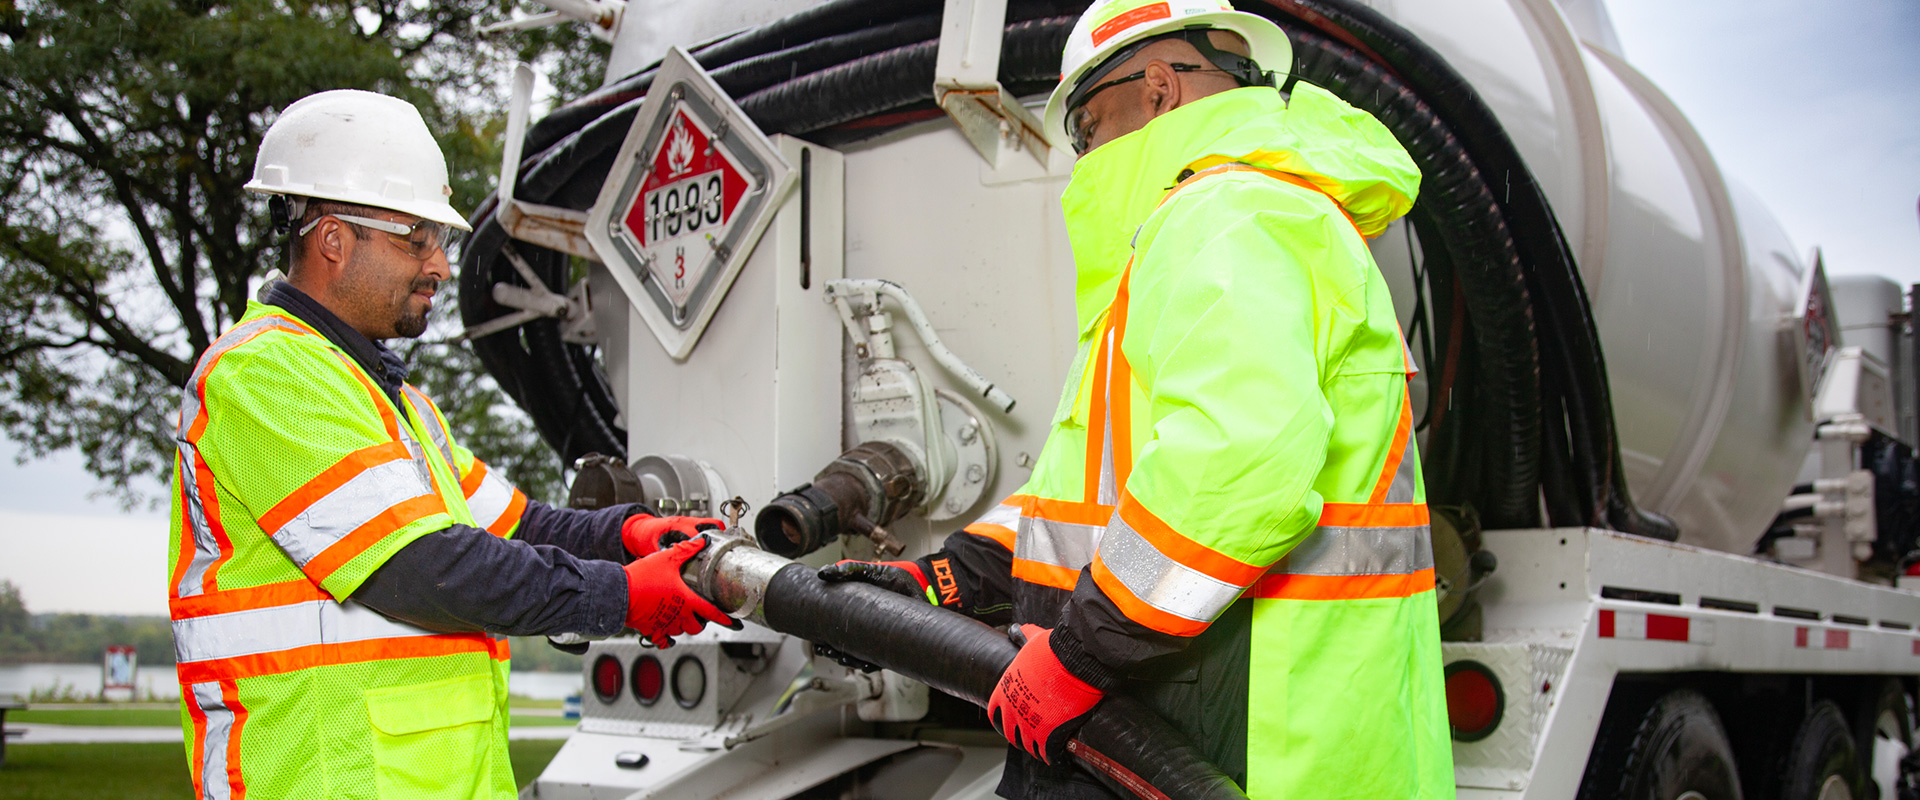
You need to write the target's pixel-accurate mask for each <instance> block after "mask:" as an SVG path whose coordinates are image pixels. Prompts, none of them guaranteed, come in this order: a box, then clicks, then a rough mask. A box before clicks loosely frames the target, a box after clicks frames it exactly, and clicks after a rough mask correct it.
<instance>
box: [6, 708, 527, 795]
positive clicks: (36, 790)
mask: <svg viewBox="0 0 1920 800" xmlns="http://www.w3.org/2000/svg"><path fill="white" fill-rule="evenodd" d="M8 716H12V715H11V714H9V715H8ZM562 744H565V742H563V741H559V740H555V741H533V742H508V743H507V755H508V756H509V757H510V758H512V760H513V775H514V778H515V779H516V780H517V782H518V783H519V785H521V786H525V785H527V784H529V783H532V782H533V779H534V778H536V777H539V775H540V771H541V770H543V769H546V767H547V762H549V761H552V760H553V755H554V754H555V753H558V752H560V745H562ZM192 793H193V786H192V784H190V783H188V781H187V761H186V751H185V750H183V749H182V748H181V746H180V745H178V744H33V745H17V744H16V745H14V746H10V747H8V748H7V763H6V765H5V766H0V796H5V797H7V798H8V800H68V798H75V799H76V800H77V799H78V798H99V797H112V798H118V799H119V800H146V799H147V798H166V799H167V800H178V799H179V798H185V797H187V796H189V795H191V794H192Z"/></svg>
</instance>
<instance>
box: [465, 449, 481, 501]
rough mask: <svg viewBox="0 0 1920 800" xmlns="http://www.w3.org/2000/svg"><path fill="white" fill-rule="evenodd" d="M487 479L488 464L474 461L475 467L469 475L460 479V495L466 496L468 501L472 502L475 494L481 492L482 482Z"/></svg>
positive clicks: (478, 460) (468, 472)
mask: <svg viewBox="0 0 1920 800" xmlns="http://www.w3.org/2000/svg"><path fill="white" fill-rule="evenodd" d="M486 479H487V462H485V461H481V460H480V459H478V458H476V459H474V460H473V467H472V468H471V469H468V470H467V474H465V475H463V476H461V477H460V493H461V494H463V495H466V497H467V499H468V500H472V499H473V493H474V492H477V491H480V482H481V481H484V480H486Z"/></svg>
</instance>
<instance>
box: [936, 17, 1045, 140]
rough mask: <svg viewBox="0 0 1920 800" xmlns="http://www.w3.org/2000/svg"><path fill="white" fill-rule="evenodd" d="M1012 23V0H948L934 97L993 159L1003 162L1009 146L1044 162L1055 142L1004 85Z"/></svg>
mask: <svg viewBox="0 0 1920 800" xmlns="http://www.w3.org/2000/svg"><path fill="white" fill-rule="evenodd" d="M1006 24H1007V0H947V4H946V9H945V10H944V11H943V12H941V16H940V51H939V54H938V56H937V57H936V59H935V62H934V69H933V97H934V100H935V102H937V103H938V104H939V105H940V109H941V110H942V111H945V112H947V116H949V117H952V118H953V122H954V124H955V125H958V126H960V133H961V134H963V135H965V136H966V137H967V141H968V142H970V143H972V144H973V149H975V150H978V151H980V157H981V158H984V159H986V160H987V163H988V164H991V165H993V166H995V167H999V166H1001V163H1000V162H1001V158H1002V156H1004V155H1006V154H1007V153H1008V151H1014V152H1018V151H1021V150H1024V151H1026V152H1027V154H1028V155H1031V156H1033V158H1034V159H1035V160H1037V161H1039V162H1040V164H1041V166H1042V167H1044V166H1046V165H1047V161H1048V159H1049V157H1050V156H1049V151H1051V150H1052V149H1053V148H1052V147H1051V146H1050V145H1048V144H1047V137H1046V134H1045V133H1044V132H1043V131H1044V129H1043V128H1042V127H1041V125H1040V120H1039V119H1038V118H1036V117H1034V115H1033V112H1031V111H1028V110H1027V107H1026V106H1024V105H1021V104H1020V99H1019V98H1017V97H1014V96H1013V95H1012V94H1009V93H1008V92H1007V90H1006V88H1005V87H1002V86H1001V85H1000V38H1001V36H1002V35H1004V33H1003V31H1004V28H1005V26H1006Z"/></svg>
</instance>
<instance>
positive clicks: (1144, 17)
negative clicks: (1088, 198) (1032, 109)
mask: <svg viewBox="0 0 1920 800" xmlns="http://www.w3.org/2000/svg"><path fill="white" fill-rule="evenodd" d="M1188 28H1202V29H1205V28H1211V29H1217V30H1223V31H1231V32H1233V33H1236V34H1239V35H1240V38H1242V39H1245V40H1246V41H1247V48H1248V56H1249V57H1250V58H1252V60H1253V61H1254V62H1255V63H1256V64H1258V65H1259V68H1260V69H1262V70H1266V71H1269V72H1273V73H1278V74H1282V75H1284V74H1286V72H1287V71H1288V70H1290V69H1292V67H1293V44H1292V43H1291V42H1288V41H1287V34H1286V33H1285V32H1284V31H1281V30H1280V26H1278V25H1275V24H1273V22H1272V21H1270V20H1268V19H1266V18H1264V17H1259V16H1256V15H1253V14H1248V13H1245V12H1242V11H1235V10H1233V6H1232V5H1229V4H1228V3H1227V2H1226V0H1099V2H1095V3H1094V4H1093V5H1092V7H1090V8H1088V9H1087V11H1086V13H1084V14H1081V15H1080V21H1079V22H1076V23H1074V26H1073V32H1071V33H1069V34H1067V47H1066V50H1065V51H1064V52H1063V53H1061V56H1060V85H1059V86H1058V87H1056V88H1055V89H1054V90H1053V96H1052V97H1049V98H1047V112H1046V119H1045V123H1044V124H1045V125H1046V130H1047V136H1048V137H1049V138H1051V139H1052V140H1053V141H1055V142H1058V143H1062V144H1064V143H1065V142H1066V141H1067V111H1068V108H1067V102H1068V98H1069V97H1070V96H1071V95H1073V94H1074V91H1075V90H1076V89H1078V88H1080V84H1081V83H1082V81H1083V80H1084V79H1085V78H1086V77H1087V76H1088V74H1089V73H1091V72H1093V71H1095V70H1096V69H1099V68H1100V66H1101V65H1103V64H1106V63H1107V62H1108V61H1109V60H1110V59H1112V58H1113V57H1114V55H1115V54H1117V53H1119V52H1120V51H1122V50H1125V49H1127V48H1128V47H1129V46H1131V45H1133V44H1135V43H1138V42H1140V41H1142V40H1144V39H1149V38H1152V37H1155V36H1159V35H1161V34H1167V33H1175V32H1179V31H1182V30H1185V29H1188Z"/></svg>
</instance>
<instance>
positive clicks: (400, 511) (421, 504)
mask: <svg viewBox="0 0 1920 800" xmlns="http://www.w3.org/2000/svg"><path fill="white" fill-rule="evenodd" d="M446 510H447V506H446V504H445V503H444V502H442V501H441V500H440V496H439V495H434V494H423V495H420V496H419V497H415V498H412V499H410V500H402V501H400V502H398V503H395V504H393V505H392V506H389V507H388V508H387V510H385V511H382V512H380V513H379V514H378V515H376V516H375V517H374V518H373V519H370V520H367V522H366V524H363V525H361V526H360V527H358V528H355V529H353V532H352V533H349V534H347V535H346V536H343V537H341V538H340V541H337V542H334V543H333V544H331V545H329V546H328V547H327V549H325V550H322V551H320V553H319V554H318V555H315V556H314V557H313V558H312V559H310V560H308V561H307V563H306V564H305V565H304V566H302V567H301V568H300V570H301V571H302V572H305V573H307V577H309V578H312V579H313V581H314V582H315V583H320V582H322V581H325V580H326V579H327V576H329V575H332V574H333V572H334V570H337V569H339V568H340V567H342V566H344V565H345V564H346V563H347V562H349V561H352V560H353V559H354V557H355V556H358V555H360V554H361V553H363V552H366V550H367V548H369V547H372V546H374V545H376V544H379V542H380V540H381V539H385V538H387V535H388V534H391V533H393V532H394V531H397V530H399V529H401V528H402V527H405V526H406V525H408V524H410V523H413V522H415V521H417V520H420V519H424V518H426V517H428V516H431V515H434V514H440V513H445V512H446Z"/></svg>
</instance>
